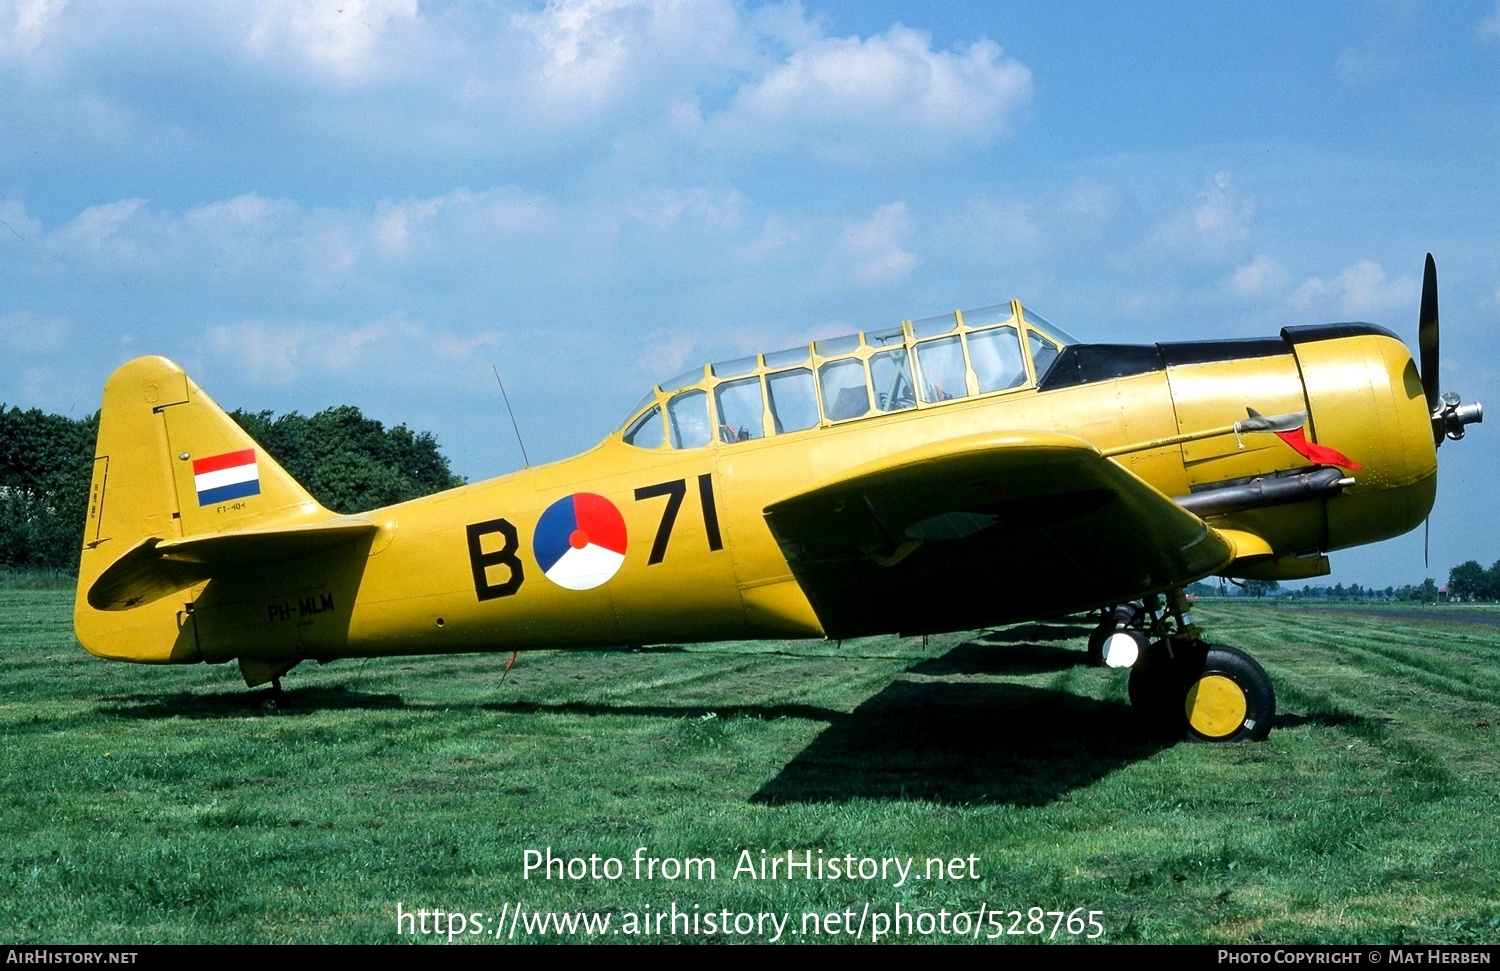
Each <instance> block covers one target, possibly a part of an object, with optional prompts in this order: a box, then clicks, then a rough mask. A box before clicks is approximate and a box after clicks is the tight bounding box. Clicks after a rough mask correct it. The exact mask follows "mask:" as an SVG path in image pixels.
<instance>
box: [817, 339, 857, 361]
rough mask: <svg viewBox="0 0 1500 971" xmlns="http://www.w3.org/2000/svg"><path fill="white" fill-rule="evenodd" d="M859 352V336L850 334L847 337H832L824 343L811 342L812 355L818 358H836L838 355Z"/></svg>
mask: <svg viewBox="0 0 1500 971" xmlns="http://www.w3.org/2000/svg"><path fill="white" fill-rule="evenodd" d="M857 350H859V335H858V334H850V335H849V336H848V337H834V338H832V339H830V340H826V341H813V353H814V354H816V355H818V356H819V357H836V356H838V355H840V354H848V353H850V352H852V351H857Z"/></svg>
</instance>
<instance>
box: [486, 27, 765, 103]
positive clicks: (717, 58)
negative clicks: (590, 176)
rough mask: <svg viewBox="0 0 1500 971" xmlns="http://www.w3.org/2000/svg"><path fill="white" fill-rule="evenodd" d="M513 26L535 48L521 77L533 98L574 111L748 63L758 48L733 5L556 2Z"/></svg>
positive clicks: (520, 74) (521, 72) (527, 43)
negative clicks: (753, 44)
mask: <svg viewBox="0 0 1500 971" xmlns="http://www.w3.org/2000/svg"><path fill="white" fill-rule="evenodd" d="M512 25H513V27H514V28H515V29H516V31H517V33H518V34H519V35H520V37H521V38H522V39H523V40H524V42H525V44H526V46H527V48H529V51H530V56H529V57H527V58H526V64H525V69H524V70H522V71H520V72H518V76H519V77H520V78H521V79H522V80H523V86H524V87H525V88H526V89H527V90H528V91H529V92H530V96H531V97H532V98H533V99H535V101H536V102H537V103H538V104H539V105H541V106H543V107H545V108H549V109H551V110H554V111H563V112H568V113H575V114H585V115H586V114H591V113H593V112H597V111H599V110H602V109H604V108H607V107H610V106H612V105H614V104H616V103H617V102H618V101H620V100H621V99H622V98H625V97H627V96H629V95H631V94H635V93H639V92H642V91H647V90H651V89H653V88H658V87H660V86H661V85H662V84H663V83H664V82H670V81H672V80H674V79H675V80H678V81H679V83H680V81H682V80H688V81H691V80H696V79H700V78H702V77H705V76H707V75H711V74H713V73H715V72H722V71H723V70H725V69H726V68H733V67H736V66H743V65H744V64H746V63H747V62H748V60H749V56H750V54H751V51H752V46H751V43H750V38H749V36H748V34H747V33H746V32H745V29H744V25H743V24H742V23H741V22H740V17H739V13H738V11H737V10H736V9H735V7H734V6H733V5H732V4H730V3H729V2H727V0H552V2H550V3H548V4H547V6H546V7H545V8H543V9H542V10H540V11H537V12H535V13H525V14H518V15H516V16H515V17H514V18H513V20H512Z"/></svg>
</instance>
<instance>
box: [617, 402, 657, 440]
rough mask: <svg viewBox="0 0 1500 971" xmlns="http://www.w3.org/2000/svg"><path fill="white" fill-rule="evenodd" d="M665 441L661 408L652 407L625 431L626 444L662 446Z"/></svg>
mask: <svg viewBox="0 0 1500 971" xmlns="http://www.w3.org/2000/svg"><path fill="white" fill-rule="evenodd" d="M664 443H665V437H664V436H663V428H662V423H661V408H659V407H657V408H652V409H651V410H650V411H648V412H646V413H645V414H644V415H642V416H641V417H639V418H637V419H636V420H635V422H634V423H633V424H632V425H631V426H630V427H629V428H628V429H626V431H625V444H626V445H638V446H640V447H641V448H661V447H662V445H663V444H664Z"/></svg>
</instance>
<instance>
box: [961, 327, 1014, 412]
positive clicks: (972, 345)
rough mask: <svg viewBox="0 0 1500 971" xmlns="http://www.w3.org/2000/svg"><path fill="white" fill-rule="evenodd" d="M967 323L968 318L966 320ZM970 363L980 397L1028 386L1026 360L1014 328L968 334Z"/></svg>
mask: <svg viewBox="0 0 1500 971" xmlns="http://www.w3.org/2000/svg"><path fill="white" fill-rule="evenodd" d="M966 319H967V318H966ZM969 363H970V364H972V365H973V366H974V377H975V378H977V379H978V380H979V393H980V394H984V393H986V392H989V391H1004V390H1005V389H1006V388H1016V387H1020V386H1021V385H1023V384H1025V383H1026V360H1025V359H1024V358H1023V357H1022V356H1021V338H1020V337H1019V336H1017V334H1016V329H1015V328H1014V327H1010V326H1006V327H993V328H991V329H989V330H981V331H974V332H972V333H970V334H969Z"/></svg>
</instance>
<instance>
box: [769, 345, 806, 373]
mask: <svg viewBox="0 0 1500 971" xmlns="http://www.w3.org/2000/svg"><path fill="white" fill-rule="evenodd" d="M807 359H808V353H807V345H806V344H804V345H802V346H801V347H793V348H791V349H790V350H785V351H772V352H771V353H770V354H767V355H766V367H768V368H779V367H792V366H794V365H797V364H806V363H807Z"/></svg>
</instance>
